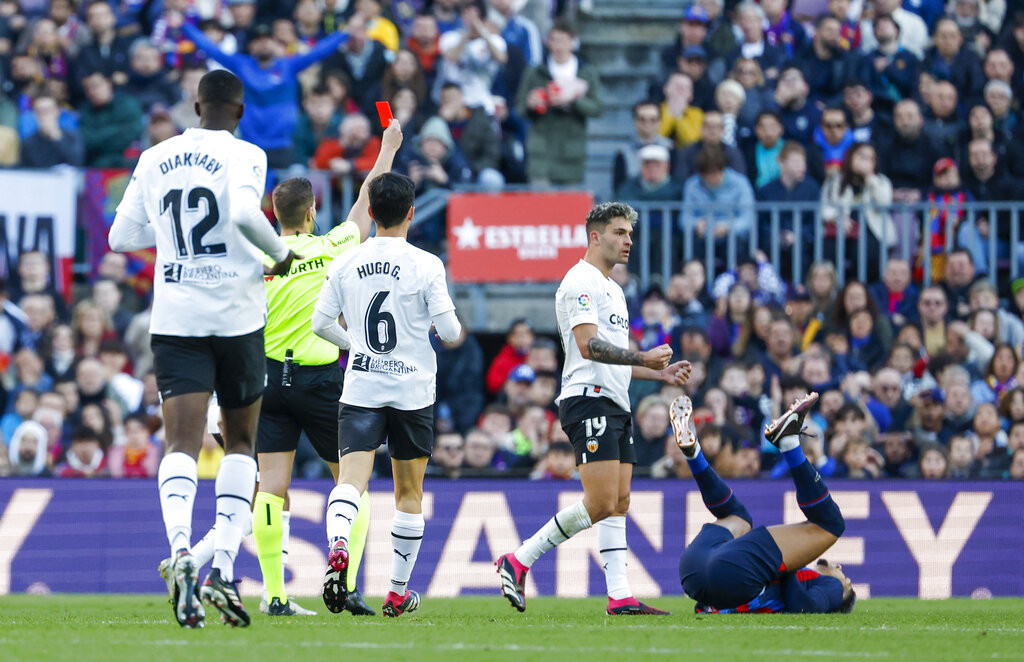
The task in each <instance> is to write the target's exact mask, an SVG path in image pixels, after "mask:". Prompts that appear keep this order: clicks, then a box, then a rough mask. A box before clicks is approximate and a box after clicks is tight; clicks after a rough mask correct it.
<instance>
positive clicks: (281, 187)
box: [273, 177, 316, 228]
mask: <svg viewBox="0 0 1024 662" xmlns="http://www.w3.org/2000/svg"><path fill="white" fill-rule="evenodd" d="M273 201H274V215H275V216H276V217H277V222H278V223H280V224H281V227H283V228H297V227H299V226H301V225H302V222H303V221H304V220H306V210H307V209H309V208H310V207H312V206H313V205H315V204H316V197H315V196H314V195H313V184H312V183H311V182H310V181H309V180H308V179H306V178H305V177H292V178H291V179H286V180H284V181H283V182H281V183H280V184H278V185H277V186H275V187H274V193H273Z"/></svg>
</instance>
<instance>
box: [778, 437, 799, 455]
mask: <svg viewBox="0 0 1024 662" xmlns="http://www.w3.org/2000/svg"><path fill="white" fill-rule="evenodd" d="M799 445H800V435H798V434H791V435H789V436H786V437H783V438H782V439H779V450H780V451H782V452H783V453H785V452H786V451H791V450H793V449H794V448H796V447H797V446H799Z"/></svg>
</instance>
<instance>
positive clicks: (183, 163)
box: [160, 152, 224, 175]
mask: <svg viewBox="0 0 1024 662" xmlns="http://www.w3.org/2000/svg"><path fill="white" fill-rule="evenodd" d="M182 167H190V168H192V167H195V168H204V169H205V170H206V172H208V173H210V174H211V175H212V174H213V173H215V172H217V171H218V170H220V169H221V168H223V167H224V164H223V163H221V162H220V161H218V160H217V159H215V158H213V157H212V156H208V155H206V154H203V153H201V152H188V153H185V154H175V155H174V158H173V159H172V158H168V159H167V160H166V161H161V162H160V174H161V175H166V174H167V173H169V172H170V171H172V170H174V169H175V168H182Z"/></svg>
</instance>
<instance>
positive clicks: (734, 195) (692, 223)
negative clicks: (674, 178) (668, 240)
mask: <svg viewBox="0 0 1024 662" xmlns="http://www.w3.org/2000/svg"><path fill="white" fill-rule="evenodd" d="M683 203H684V205H683V219H682V223H683V228H684V229H686V230H687V231H689V230H690V229H691V228H692V230H693V232H694V237H695V241H694V244H695V248H696V251H697V252H698V253H700V252H702V251H703V250H704V247H705V245H706V243H705V237H706V235H708V234H710V235H711V236H712V237H713V238H714V241H715V244H716V247H715V254H716V255H720V256H724V255H725V251H726V250H728V246H727V237H728V236H729V235H730V234H734V235H736V236H735V239H736V241H735V247H736V248H737V249H738V250H741V251H742V250H745V245H746V241H747V236H748V235H749V233H750V229H751V227H753V225H754V190H753V188H751V186H750V180H748V179H747V178H746V177H744V176H743V175H741V174H740V173H738V172H736V171H735V170H733V169H732V168H730V167H728V166H727V164H726V159H725V152H724V151H723V150H722V148H721V147H719V146H717V145H709V146H707V147H705V148H704V149H702V150H701V151H700V153H698V154H697V174H696V175H693V176H692V177H690V178H689V179H687V180H686V184H685V185H684V186H683ZM706 205H710V206H706Z"/></svg>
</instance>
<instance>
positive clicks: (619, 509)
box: [612, 494, 629, 516]
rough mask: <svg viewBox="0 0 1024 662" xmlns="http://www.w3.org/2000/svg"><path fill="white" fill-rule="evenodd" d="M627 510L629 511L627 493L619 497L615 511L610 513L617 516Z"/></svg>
mask: <svg viewBox="0 0 1024 662" xmlns="http://www.w3.org/2000/svg"><path fill="white" fill-rule="evenodd" d="M627 512H629V494H625V495H623V496H620V497H619V501H618V503H617V504H615V512H614V513H612V514H613V515H616V516H619V515H625V514H626V513H627Z"/></svg>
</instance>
